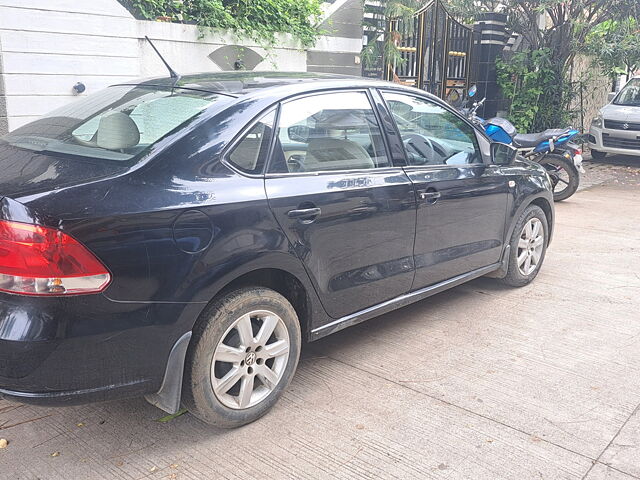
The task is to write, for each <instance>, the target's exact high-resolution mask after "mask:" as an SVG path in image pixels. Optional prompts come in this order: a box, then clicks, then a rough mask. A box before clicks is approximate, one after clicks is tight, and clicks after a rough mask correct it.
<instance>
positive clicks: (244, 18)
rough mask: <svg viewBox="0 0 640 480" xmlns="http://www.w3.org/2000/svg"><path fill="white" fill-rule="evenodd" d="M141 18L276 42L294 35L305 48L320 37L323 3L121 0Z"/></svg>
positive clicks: (315, 0) (305, 0)
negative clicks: (318, 26)
mask: <svg viewBox="0 0 640 480" xmlns="http://www.w3.org/2000/svg"><path fill="white" fill-rule="evenodd" d="M120 1H121V3H122V4H123V5H124V6H125V7H126V8H127V9H129V11H131V12H132V13H133V14H134V15H135V16H136V17H137V18H142V19H147V20H155V19H158V18H160V19H164V20H166V21H171V22H179V23H190V24H194V25H198V26H200V27H203V28H221V29H228V30H233V31H235V32H237V33H241V34H244V35H247V36H248V37H249V38H251V39H253V40H256V41H260V42H265V43H267V44H269V45H273V44H274V43H275V38H276V37H275V36H276V34H277V33H290V34H291V35H293V36H294V37H295V38H297V39H298V40H300V42H301V43H302V45H303V46H305V47H309V46H312V45H313V44H314V43H315V41H316V38H317V36H318V33H319V32H318V29H317V28H316V25H315V24H316V23H317V21H318V20H319V18H320V15H321V13H322V11H321V9H320V4H321V2H320V0H120Z"/></svg>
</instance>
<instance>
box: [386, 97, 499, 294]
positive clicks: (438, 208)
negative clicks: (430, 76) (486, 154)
mask: <svg viewBox="0 0 640 480" xmlns="http://www.w3.org/2000/svg"><path fill="white" fill-rule="evenodd" d="M382 96H383V97H384V99H385V101H386V104H387V106H388V108H389V110H390V111H391V113H392V116H393V118H394V120H395V121H396V124H397V125H398V129H399V132H400V136H401V138H402V140H403V144H404V148H405V151H406V155H407V164H408V166H407V167H405V170H406V172H407V175H408V176H409V178H410V179H411V181H412V182H413V183H414V185H415V188H416V198H417V202H418V203H417V224H416V242H415V266H416V277H415V282H414V285H413V289H419V288H423V287H426V286H429V285H433V284H435V283H438V282H442V281H444V280H447V279H449V278H452V277H455V276H457V275H460V274H464V273H467V272H471V271H473V270H476V269H479V268H481V267H485V266H488V265H491V264H494V263H496V262H498V261H499V260H500V257H501V254H502V249H503V237H504V225H505V215H506V206H507V192H508V184H507V182H508V179H507V178H505V177H504V176H503V175H500V171H499V170H498V169H496V168H494V166H492V165H490V164H489V163H488V162H485V161H484V160H483V155H482V152H481V151H480V148H479V145H478V139H477V136H476V132H475V129H474V128H473V127H472V126H471V125H469V124H468V123H467V122H465V121H464V120H463V119H461V118H460V117H458V116H457V115H455V114H454V113H452V112H450V111H449V110H448V109H446V108H444V107H442V106H440V105H438V104H436V103H435V102H433V101H431V100H429V99H427V98H424V97H420V96H413V95H410V94H405V93H399V92H397V91H395V92H391V91H389V92H382Z"/></svg>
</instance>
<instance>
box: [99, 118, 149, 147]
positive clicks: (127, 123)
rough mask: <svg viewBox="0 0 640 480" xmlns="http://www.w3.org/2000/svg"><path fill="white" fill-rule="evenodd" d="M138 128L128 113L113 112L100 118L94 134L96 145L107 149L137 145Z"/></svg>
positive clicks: (138, 137)
mask: <svg viewBox="0 0 640 480" xmlns="http://www.w3.org/2000/svg"><path fill="white" fill-rule="evenodd" d="M139 141H140V130H138V126H137V125H136V123H135V122H134V121H133V120H132V119H131V117H130V116H129V115H127V114H126V113H122V112H113V113H108V114H106V115H104V116H103V117H102V118H101V119H100V125H99V126H98V131H97V135H96V142H97V145H98V147H100V148H106V149H107V150H121V149H123V148H131V147H135V146H136V145H138V142H139Z"/></svg>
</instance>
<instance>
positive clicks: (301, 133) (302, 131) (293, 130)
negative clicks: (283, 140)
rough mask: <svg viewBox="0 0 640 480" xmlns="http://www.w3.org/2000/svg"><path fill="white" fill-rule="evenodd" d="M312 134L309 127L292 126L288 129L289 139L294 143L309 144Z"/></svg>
mask: <svg viewBox="0 0 640 480" xmlns="http://www.w3.org/2000/svg"><path fill="white" fill-rule="evenodd" d="M310 133H311V132H310V131H309V127H307V126H306V125H292V126H290V127H289V128H287V134H288V135H289V139H290V140H293V141H294V142H300V143H308V142H309V135H310Z"/></svg>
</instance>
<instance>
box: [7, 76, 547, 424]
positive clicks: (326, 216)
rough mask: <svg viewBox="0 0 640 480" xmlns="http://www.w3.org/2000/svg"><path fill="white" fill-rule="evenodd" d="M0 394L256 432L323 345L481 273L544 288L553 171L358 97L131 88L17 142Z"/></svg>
mask: <svg viewBox="0 0 640 480" xmlns="http://www.w3.org/2000/svg"><path fill="white" fill-rule="evenodd" d="M0 172H1V173H0V195H2V199H1V200H0V208H1V210H0V215H1V217H0V290H1V291H2V292H1V293H0V309H1V313H0V393H1V394H3V395H4V396H5V397H6V398H9V399H14V400H17V401H21V402H31V403H42V404H49V405H53V404H57V405H67V404H72V403H79V402H86V401H94V400H104V399H111V398H117V397H124V396H134V395H143V394H144V395H146V396H147V399H148V400H149V401H150V402H152V403H153V404H155V405H157V406H158V407H160V408H162V409H164V410H166V411H168V412H176V411H177V410H178V408H179V407H180V405H181V404H182V405H184V406H186V407H187V408H188V409H189V410H190V411H191V412H192V413H193V414H194V415H196V416H197V417H199V418H201V419H202V420H204V421H206V422H209V423H212V424H216V425H220V426H224V427H230V426H237V425H242V424H244V423H247V422H250V421H253V420H255V419H257V418H259V417H260V416H261V415H263V414H264V413H265V412H266V411H267V410H268V409H269V408H270V407H271V406H272V405H273V404H274V403H275V402H276V401H277V400H278V398H279V397H280V395H281V394H282V392H283V390H284V389H285V388H286V386H287V385H288V384H289V382H290V380H291V378H292V376H293V374H294V372H295V369H296V366H297V363H298V357H299V354H300V347H301V342H302V340H303V339H307V340H315V339H318V338H321V337H323V336H325V335H328V334H330V333H333V332H336V331H338V330H341V329H343V328H345V327H348V326H350V325H354V324H357V323H359V322H361V321H363V320H366V319H369V318H371V317H374V316H376V315H380V314H381V313H384V312H388V311H390V310H392V309H395V308H398V307H400V306H403V305H406V304H408V303H410V302H414V301H416V300H420V299H422V298H425V297H427V296H429V295H432V294H434V293H437V292H440V291H442V290H445V289H447V288H450V287H453V286H455V285H458V284H460V283H463V282H466V281H468V280H471V279H473V278H476V277H479V276H482V275H491V276H494V277H499V278H502V280H503V281H504V282H505V283H507V284H509V285H514V286H521V285H525V284H527V283H529V282H530V281H531V280H532V279H533V278H534V277H535V276H536V275H537V274H538V271H539V269H540V266H541V264H542V261H543V259H544V255H545V250H546V247H547V245H548V243H549V241H550V239H551V233H552V228H553V216H554V210H553V200H552V189H551V184H550V181H549V178H548V176H547V174H546V173H545V170H544V168H542V167H540V166H539V165H537V164H535V163H532V162H528V161H525V160H523V159H521V158H516V156H515V152H514V150H512V149H511V148H510V147H509V146H506V145H503V144H490V143H489V141H488V139H487V138H486V137H485V135H484V133H483V132H481V131H479V130H477V129H475V128H474V127H473V125H471V124H470V123H469V122H468V121H467V120H465V119H464V118H462V117H461V116H460V115H458V114H457V113H456V112H455V111H453V110H452V109H451V108H449V107H448V106H447V105H446V104H444V103H443V102H441V101H440V100H438V99H437V98H435V97H433V96H430V95H428V94H425V93H424V92H422V91H420V90H416V89H412V88H407V87H402V86H399V85H396V84H391V83H385V82H378V81H371V80H365V79H361V78H350V77H340V76H331V75H317V74H309V73H296V74H286V73H256V72H250V73H247V72H243V73H219V74H203V75H192V76H185V77H182V78H181V79H180V80H179V81H176V80H174V79H172V78H158V79H152V80H146V81H140V82H137V83H132V84H126V85H118V86H113V87H110V88H108V89H106V90H105V91H103V92H100V93H97V94H95V95H93V96H89V97H86V98H83V99H81V100H79V101H77V102H75V103H72V104H71V105H70V106H68V107H65V108H62V109H60V110H57V111H55V112H53V113H51V114H50V115H48V116H46V117H45V118H42V119H40V120H37V121H35V122H33V123H30V124H28V125H26V126H24V127H22V128H19V129H17V130H15V131H14V132H12V133H10V134H9V135H7V136H5V137H4V138H3V139H2V140H0Z"/></svg>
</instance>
